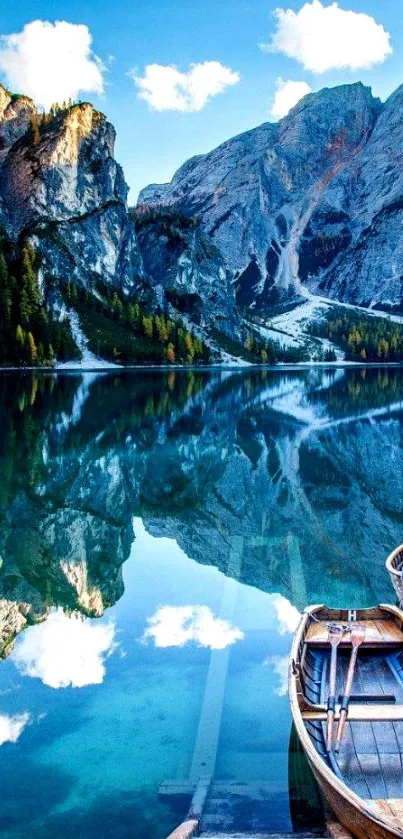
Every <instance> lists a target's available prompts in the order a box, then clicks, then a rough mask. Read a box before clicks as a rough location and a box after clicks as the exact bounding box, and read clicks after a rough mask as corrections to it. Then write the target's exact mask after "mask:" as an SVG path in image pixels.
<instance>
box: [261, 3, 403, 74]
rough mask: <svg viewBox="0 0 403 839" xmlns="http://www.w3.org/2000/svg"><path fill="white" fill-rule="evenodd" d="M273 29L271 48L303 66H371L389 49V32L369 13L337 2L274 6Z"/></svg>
mask: <svg viewBox="0 0 403 839" xmlns="http://www.w3.org/2000/svg"><path fill="white" fill-rule="evenodd" d="M274 14H275V17H276V31H275V33H274V35H273V37H272V40H271V42H270V43H269V44H266V45H265V44H261V47H262V48H263V49H266V50H268V51H270V52H281V53H283V54H284V55H287V56H288V57H289V58H295V59H296V60H297V61H299V62H300V63H301V64H302V65H303V67H305V69H306V70H311V71H312V72H313V73H326V72H327V71H328V70H333V69H341V68H349V69H351V70H357V69H358V68H364V69H365V68H368V67H372V66H373V65H374V64H378V63H379V62H382V61H384V60H385V58H387V56H388V55H390V54H391V52H392V47H391V44H390V35H389V33H388V32H387V31H386V30H385V29H384V27H383V26H382V24H380V23H377V22H376V20H375V19H374V18H373V17H371V15H367V14H362V13H358V12H353V11H351V10H349V9H341V8H340V6H339V5H338V3H331V4H330V5H329V6H324V5H323V4H322V3H321V2H320V0H312V2H310V3H305V4H304V5H303V6H302V7H301V9H300V10H299V11H298V12H294V11H293V10H292V9H276V11H275V13H274Z"/></svg>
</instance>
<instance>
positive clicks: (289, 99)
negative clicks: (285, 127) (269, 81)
mask: <svg viewBox="0 0 403 839" xmlns="http://www.w3.org/2000/svg"><path fill="white" fill-rule="evenodd" d="M276 87H277V90H276V93H275V95H274V102H273V106H272V109H271V112H270V113H271V115H272V116H273V117H275V119H281V117H285V116H286V114H288V112H289V111H290V110H291V108H293V107H294V105H296V104H297V102H299V100H300V99H302V97H303V96H306V94H307V93H311V91H312V88H311V87H310V86H309V84H308V83H307V82H294V81H291V80H290V79H289V80H288V81H285V80H284V79H281V78H278V79H277V81H276Z"/></svg>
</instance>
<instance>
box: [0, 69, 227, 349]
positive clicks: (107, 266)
mask: <svg viewBox="0 0 403 839" xmlns="http://www.w3.org/2000/svg"><path fill="white" fill-rule="evenodd" d="M114 143H115V130H114V128H113V126H112V125H111V124H110V123H109V122H108V121H107V119H106V117H105V116H104V115H103V114H101V113H100V112H98V111H96V110H95V109H94V108H93V106H92V105H91V104H89V103H82V104H76V105H72V106H63V107H61V108H59V109H54V110H53V111H52V112H51V113H50V114H49V115H43V114H41V113H39V112H38V111H37V109H36V107H35V104H34V102H32V100H30V99H28V98H26V97H23V96H13V95H12V94H10V93H9V92H8V91H6V90H5V88H3V87H2V86H1V85H0V228H1V229H2V231H3V234H4V235H5V237H6V240H7V242H8V243H9V247H10V248H11V250H12V251H13V252H14V253H15V254H17V253H18V251H19V249H20V248H21V245H22V244H23V243H24V242H26V241H27V240H29V241H30V242H31V244H32V245H33V246H34V248H35V252H36V254H37V256H38V262H39V264H40V268H39V281H40V285H41V288H42V290H43V291H44V292H46V293H47V294H48V296H50V299H51V304H52V305H53V306H54V307H56V310H61V311H64V308H63V304H62V298H61V297H60V295H59V291H60V290H63V288H64V287H65V286H66V285H67V284H68V283H70V284H71V283H76V284H78V286H80V287H83V286H84V287H85V288H86V289H87V290H89V292H91V291H95V287H96V285H97V283H99V282H101V283H102V284H103V285H104V286H105V285H109V286H113V287H115V288H116V290H117V291H119V292H120V293H121V294H122V295H123V299H124V298H125V297H127V298H128V297H129V296H131V297H135V298H136V299H138V300H140V301H146V303H147V304H148V305H149V306H150V307H151V309H152V310H155V309H156V308H157V307H160V308H165V309H167V310H168V311H171V312H175V311H177V310H178V309H179V311H181V312H183V313H185V314H186V315H189V316H190V319H191V320H194V321H195V322H197V323H199V324H200V325H202V326H206V325H208V324H209V322H210V321H212V319H213V318H215V317H218V318H221V321H222V326H223V329H224V331H225V330H226V329H228V330H229V331H230V332H231V333H233V332H234V324H235V322H236V316H235V314H234V301H232V304H231V294H228V292H229V291H231V288H229V275H228V274H227V270H226V268H225V267H224V266H223V260H222V258H221V256H220V254H219V253H218V251H217V249H216V248H215V247H214V245H213V243H212V242H211V240H210V239H209V238H207V237H206V236H205V235H204V234H203V232H202V230H201V229H200V228H198V227H197V226H196V227H195V229H193V230H191V231H190V230H189V227H188V224H187V220H186V218H183V219H176V222H175V226H174V227H173V224H172V219H171V223H170V227H169V229H167V228H166V227H165V229H162V227H161V220H159V221H157V223H156V220H155V219H149V220H148V224H143V225H142V226H141V225H140V224H138V222H137V224H136V219H135V218H133V215H132V214H129V213H128V209H127V194H128V187H127V185H126V183H125V180H124V176H123V172H122V169H121V167H120V166H119V165H118V163H117V162H116V161H115V159H114ZM140 226H141V233H140V234H139V235H137V232H136V227H140ZM233 296H234V295H233V294H232V297H233ZM177 304H178V305H177Z"/></svg>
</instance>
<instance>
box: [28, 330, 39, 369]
mask: <svg viewBox="0 0 403 839" xmlns="http://www.w3.org/2000/svg"><path fill="white" fill-rule="evenodd" d="M27 341H28V354H29V360H30V362H31V364H35V362H36V360H37V358H38V350H37V349H36V344H35V341H34V336H33V334H32V332H28V335H27Z"/></svg>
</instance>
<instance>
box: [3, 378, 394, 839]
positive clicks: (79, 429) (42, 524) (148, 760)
mask: <svg viewBox="0 0 403 839" xmlns="http://www.w3.org/2000/svg"><path fill="white" fill-rule="evenodd" d="M0 389H1V399H0V412H1V413H0V430H1V434H0V557H1V570H0V652H1V655H2V657H3V659H5V661H4V662H3V664H2V668H1V672H0V745H2V753H4V755H5V756H6V750H8V752H7V761H6V762H7V764H8V767H10V766H12V767H13V772H14V776H13V777H14V779H17V786H18V795H19V804H18V802H17V799H16V798H15V791H14V793H13V790H12V787H11V786H10V781H8V780H7V777H6V774H5V770H4V769H3V770H2V769H1V768H0V776H1V777H0V782H1V783H2V785H4V784H5V786H4V790H5V792H4V794H3V803H2V805H1V806H0V830H2V831H3V832H4V833H5V834H7V835H8V836H13V837H14V836H20V835H21V836H22V835H24V832H26V830H27V829H28V828H29V829H33V830H35V831H36V835H40V836H52V835H60V836H64V835H66V836H67V835H71V831H72V832H73V833H74V831H75V832H76V835H78V834H79V835H80V836H83V837H87V836H88V837H92V836H99V835H102V836H109V835H111V836H112V835H113V836H120V835H121V836H127V835H128V831H130V835H131V836H135V837H137V836H138V837H140V836H142V837H144V836H145V835H147V836H148V837H150V839H154V837H155V839H163V837H164V836H165V835H166V834H167V833H168V832H169V827H171V826H172V825H173V824H174V823H175V820H176V819H177V817H178V816H177V814H175V813H172V812H171V810H170V808H169V807H168V806H167V805H165V804H162V803H160V802H158V800H157V795H156V790H157V787H158V784H159V783H160V781H162V780H164V778H167V777H177V778H182V777H183V778H186V777H187V776H188V774H189V772H191V760H192V752H193V747H194V741H195V736H196V730H197V722H198V715H199V713H200V707H201V703H202V700H203V691H204V686H205V681H206V673H207V668H208V662H209V656H210V655H212V652H213V651H225V650H227V652H228V656H229V658H228V672H227V675H226V689H225V696H224V699H223V709H222V722H221V731H220V740H219V745H218V751H217V761H216V764H215V774H216V776H217V777H221V778H229V777H236V778H239V777H240V774H241V773H243V774H244V775H245V773H246V775H247V776H248V777H249V778H251V777H255V778H256V777H259V779H260V780H261V779H262V778H266V777H269V776H270V772H273V771H274V770H273V766H272V768H271V769H270V766H269V764H270V763H271V764H273V756H275V757H276V773H277V775H278V777H279V778H280V781H279V782H280V783H281V784H282V785H283V786H282V788H284V794H286V793H287V789H288V778H287V747H288V737H289V714H288V706H287V697H286V672H287V655H288V649H289V643H290V638H291V633H292V632H293V631H294V629H295V626H296V623H297V621H298V616H299V613H300V611H301V609H303V608H304V606H305V605H306V604H307V603H311V602H327V603H329V605H347V604H348V605H349V606H350V605H351V606H354V605H356V606H358V605H370V604H373V603H376V602H379V601H382V600H391V598H392V596H393V595H392V592H391V590H390V588H389V581H388V578H387V576H386V574H385V572H384V560H385V556H386V555H387V553H388V552H389V551H390V550H391V548H392V547H393V546H394V545H396V544H398V543H399V542H401V541H402V523H403V469H402V445H403V439H402V416H403V371H401V370H400V369H381V368H379V369H367V368H361V369H344V370H336V369H332V370H326V369H312V370H295V371H278V370H276V371H253V372H247V371H246V372H245V371H241V372H228V371H226V372H224V371H220V372H196V371H194V372H176V371H171V372H169V373H166V374H165V373H155V372H152V371H145V372H141V373H140V372H136V373H129V372H127V373H125V372H122V373H117V372H113V373H102V374H93V373H83V374H81V373H74V374H73V373H71V374H67V373H65V374H58V375H57V374H55V373H43V374H31V373H13V374H9V373H7V374H3V375H2V376H1V377H0ZM129 557H130V559H129ZM127 560H128V561H127ZM126 561H127V562H126ZM226 580H227V581H228V580H234V581H235V580H236V581H237V583H238V584H239V585H237V584H236V583H234V584H233V585H234V586H236V588H235V589H234V590H233V592H230V595H228V592H227V594H225V592H226V591H227V590H226V588H225V586H226ZM231 585H232V584H231ZM225 597H227V599H228V597H230V599H231V598H232V599H233V606H232V607H231V608H232V611H231V610H229V611H228V613H224V612H223V609H222V603H223V602H224V600H225ZM223 598H224V600H223ZM32 624H34V626H31V625H32ZM35 624H36V625H35ZM22 630H26V631H25V632H22ZM20 633H22V634H21V635H20V637H19V638H18V636H19V634H20ZM129 641H130V643H129ZM61 651H63V652H62V653H61ZM26 677H28V678H26ZM17 688H18V690H17ZM268 690H269V691H270V699H269V702H270V709H271V713H272V714H273V713H275V715H276V721H278V731H277V732H275V733H274V732H273V731H272V730H271V729H270V730H269V729H268V728H267V721H266V722H265V720H266V717H267V702H268V697H267V691H268ZM265 691H266V694H265ZM245 696H246V697H247V699H245ZM175 702H176V705H177V707H174V704H175ZM185 703H186V708H185V707H184V706H185ZM116 720H118V721H120V722H119V726H118V727H116V725H117V723H116ZM112 729H113V732H114V739H113V740H112V739H111V737H112V735H111V733H110V732H111V730H112ZM178 729H181V730H180V732H178ZM97 738H98V739H97ZM99 738H101V739H102V738H103V739H104V744H103V747H102V748H103V751H102V750H101V751H102V755H101V754H100V753H98V751H97V749H98V748H101V747H100V746H95V745H94V744H95V743H97V742H98V740H99ZM84 742H85V744H86V746H85V750H84V749H83V743H84ZM128 753H129V754H131V756H132V763H131V765H130V767H129V765H127V766H126V764H125V761H127V757H126V755H127V754H128ZM248 754H249V755H250V756H251V759H250V765H249V763H248V758H247V757H246V755H248ZM178 755H180V759H179V757H178ZM252 756H253V759H252ZM102 761H103V762H102ZM136 761H137V763H138V766H137V769H136V768H135V767H133V762H136ZM90 764H91V765H90ZM25 765H26V766H25ZM124 766H126V769H124ZM24 767H25V769H24ZM77 767H79V769H78V768H77ZM248 767H249V768H248ZM125 773H126V774H125ZM254 773H255V774H254ZM101 777H102V779H103V780H102V781H101V780H100V778H101ZM23 778H25V779H26V780H25V781H24V780H23ZM34 779H36V781H35V783H36V784H39V785H40V786H41V789H42V792H43V795H42V802H41V803H38V801H37V800H36V799H35V801H34V802H33V793H32V784H33V782H34ZM38 779H39V780H38ZM269 780H270V779H269ZM270 782H271V781H270ZM273 782H274V780H273ZM30 787H31V791H30ZM280 798H281V796H280ZM283 809H284V808H283ZM111 813H112V814H113V813H114V814H115V816H114V817H113V815H111ZM279 818H280V816H279ZM284 819H285V821H284V823H283V822H281V819H280V821H279V823H278V824H277V823H276V825H275V827H276V829H277V828H278V829H286V828H287V827H290V822H289V819H290V815H289V814H288V815H285V816H284ZM287 819H288V821H287ZM117 821H119V824H120V825H121V827H120V828H119V830H121V832H120V833H117V832H116V829H117V828H116V823H117ZM69 825H70V828H69ZM71 825H73V827H71ZM162 825H163V826H162ZM69 829H70V834H69ZM124 831H126V832H124Z"/></svg>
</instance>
